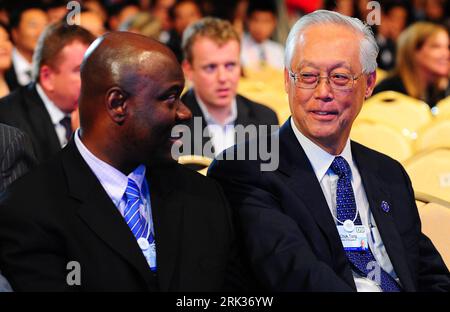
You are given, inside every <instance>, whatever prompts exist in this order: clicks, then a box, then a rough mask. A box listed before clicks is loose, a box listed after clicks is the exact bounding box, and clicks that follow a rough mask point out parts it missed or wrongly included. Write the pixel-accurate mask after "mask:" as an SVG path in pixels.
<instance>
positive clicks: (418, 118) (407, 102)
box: [357, 91, 432, 139]
mask: <svg viewBox="0 0 450 312" xmlns="http://www.w3.org/2000/svg"><path fill="white" fill-rule="evenodd" d="M357 120H369V121H373V122H376V123H382V124H385V125H388V126H390V127H393V128H396V129H398V130H400V131H402V133H403V134H404V135H405V136H406V137H408V138H410V139H415V138H416V136H417V133H416V132H417V130H419V129H420V128H421V127H423V126H424V125H426V124H427V123H429V122H430V121H431V120H432V114H431V110H430V108H429V106H428V105H427V104H426V103H425V102H422V101H419V100H417V99H415V98H412V97H409V96H407V95H404V94H401V93H398V92H394V91H385V92H380V93H378V94H376V95H374V96H373V97H371V98H369V99H368V100H367V101H366V102H365V103H364V105H363V107H362V109H361V112H360V114H359V115H358V118H357Z"/></svg>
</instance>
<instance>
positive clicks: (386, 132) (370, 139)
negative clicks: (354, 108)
mask: <svg viewBox="0 0 450 312" xmlns="http://www.w3.org/2000/svg"><path fill="white" fill-rule="evenodd" d="M350 137H351V138H352V140H354V141H356V142H358V143H360V144H362V145H365V146H367V147H370V148H372V149H374V150H376V151H379V152H381V153H383V154H386V155H388V156H390V157H392V158H394V159H396V160H398V161H400V162H403V161H405V160H406V159H408V158H409V157H411V156H412V147H411V142H410V140H408V139H407V138H406V137H405V136H403V135H402V134H401V132H400V131H398V130H396V129H394V128H391V127H389V126H386V125H384V124H379V123H375V122H372V121H365V120H359V121H356V122H355V123H354V124H353V127H352V131H351V133H350Z"/></svg>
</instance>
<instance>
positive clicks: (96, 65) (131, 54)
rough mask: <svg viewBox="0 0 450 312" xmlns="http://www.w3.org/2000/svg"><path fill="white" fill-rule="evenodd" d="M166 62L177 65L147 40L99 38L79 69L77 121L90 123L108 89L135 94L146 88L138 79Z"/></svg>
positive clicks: (162, 48)
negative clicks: (79, 84)
mask: <svg viewBox="0 0 450 312" xmlns="http://www.w3.org/2000/svg"><path fill="white" fill-rule="evenodd" d="M167 62H170V63H172V62H175V63H176V62H177V60H176V57H175V56H174V54H173V53H172V51H171V50H170V49H169V48H167V47H166V46H165V45H163V44H161V43H160V42H158V41H156V40H153V39H150V38H148V37H145V36H142V35H139V34H135V33H130V32H111V33H107V34H105V35H103V36H101V37H99V38H98V39H97V40H96V41H95V42H94V43H92V45H91V46H90V47H89V49H88V50H87V51H86V54H85V56H84V60H83V63H82V65H81V93H80V100H79V105H80V121H81V122H82V123H83V121H86V122H87V121H89V122H90V121H93V117H95V116H97V115H98V113H99V111H98V109H101V108H102V107H103V106H102V105H99V104H100V103H102V99H103V98H104V97H105V94H106V93H107V92H108V90H109V89H111V88H113V87H118V88H120V89H122V90H123V91H124V93H125V94H135V93H136V92H137V91H138V90H139V89H141V88H143V87H146V86H145V80H143V79H142V78H143V77H147V76H148V74H149V70H150V71H152V69H153V71H157V70H160V69H158V68H159V67H161V64H163V63H167ZM84 124H85V125H86V126H88V124H86V123H84Z"/></svg>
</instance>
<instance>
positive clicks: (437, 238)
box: [416, 193, 450, 267]
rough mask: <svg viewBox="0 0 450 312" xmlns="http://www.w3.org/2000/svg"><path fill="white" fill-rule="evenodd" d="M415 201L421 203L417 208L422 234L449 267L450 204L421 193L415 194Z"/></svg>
mask: <svg viewBox="0 0 450 312" xmlns="http://www.w3.org/2000/svg"><path fill="white" fill-rule="evenodd" d="M416 201H419V202H421V203H423V205H421V206H418V210H419V215H420V220H421V221H422V232H423V233H424V234H425V235H426V236H428V238H430V239H431V241H432V242H433V244H434V246H435V247H436V249H437V250H438V251H439V253H440V254H441V256H442V258H443V259H444V262H445V264H446V265H447V267H450V203H449V202H445V201H442V200H439V199H437V198H433V196H430V195H427V194H423V193H416Z"/></svg>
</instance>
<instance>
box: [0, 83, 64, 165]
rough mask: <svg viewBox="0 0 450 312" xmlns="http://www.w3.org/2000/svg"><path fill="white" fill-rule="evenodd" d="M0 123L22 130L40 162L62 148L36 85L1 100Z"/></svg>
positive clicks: (26, 87)
mask: <svg viewBox="0 0 450 312" xmlns="http://www.w3.org/2000/svg"><path fill="white" fill-rule="evenodd" d="M0 122H2V123H5V124H7V125H10V126H13V127H16V128H19V129H20V130H22V131H23V132H25V133H26V134H27V135H28V136H29V137H30V139H31V142H32V143H33V148H34V151H35V154H36V158H37V160H38V162H39V163H40V162H42V161H44V160H46V159H49V158H50V157H51V156H52V155H54V154H56V152H58V151H59V150H60V149H61V145H60V142H59V140H58V135H57V134H56V131H55V127H54V126H53V123H52V121H51V119H50V115H49V113H48V111H47V109H46V108H45V105H44V102H42V100H41V98H40V97H39V94H38V93H37V91H36V85H35V84H34V83H31V84H29V85H27V86H25V87H20V88H18V89H17V90H15V91H14V92H12V93H11V94H9V95H8V96H6V97H4V98H2V99H0Z"/></svg>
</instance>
